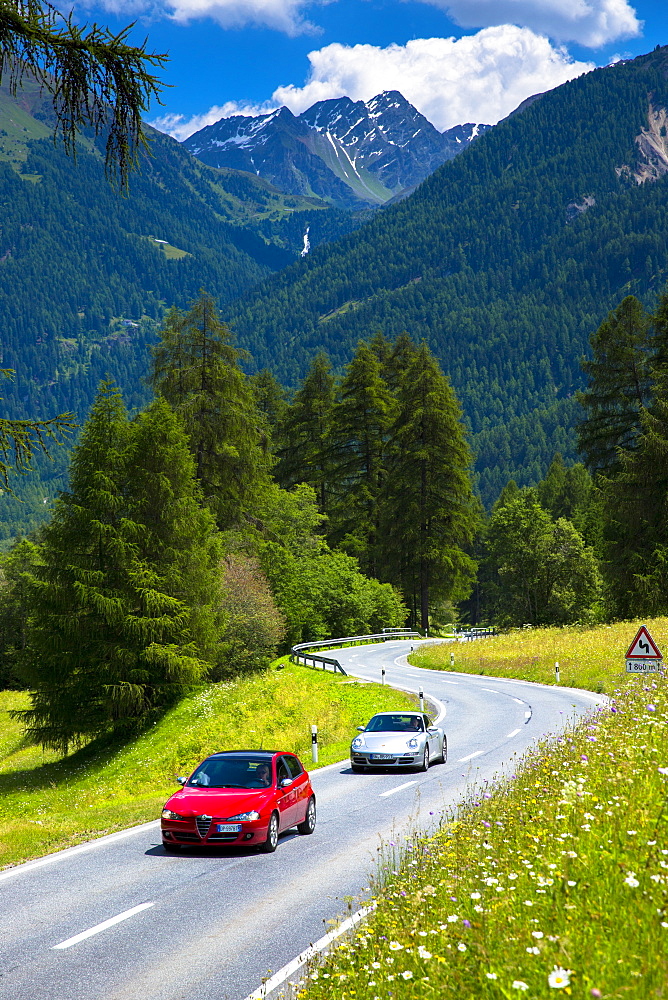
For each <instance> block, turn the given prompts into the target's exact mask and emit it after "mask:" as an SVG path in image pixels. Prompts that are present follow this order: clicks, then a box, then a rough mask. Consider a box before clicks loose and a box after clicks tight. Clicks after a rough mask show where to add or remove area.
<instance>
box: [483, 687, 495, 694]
mask: <svg viewBox="0 0 668 1000" xmlns="http://www.w3.org/2000/svg"><path fill="white" fill-rule="evenodd" d="M480 690H481V691H489V693H490V694H498V693H499V692H498V691H495V690H494V688H480Z"/></svg>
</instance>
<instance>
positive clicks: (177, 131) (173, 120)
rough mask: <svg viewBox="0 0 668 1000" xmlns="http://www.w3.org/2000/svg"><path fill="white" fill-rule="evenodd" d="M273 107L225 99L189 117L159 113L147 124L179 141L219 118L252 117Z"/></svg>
mask: <svg viewBox="0 0 668 1000" xmlns="http://www.w3.org/2000/svg"><path fill="white" fill-rule="evenodd" d="M275 109H276V105H275V104H270V103H267V104H262V105H257V104H243V103H239V102H238V101H226V102H225V104H222V105H219V104H214V105H213V107H211V108H209V110H208V111H205V112H203V114H201V115H193V116H192V117H191V118H186V117H185V115H179V114H166V115H159V116H158V117H157V118H154V119H153V120H152V121H150V122H149V125H152V126H153V128H157V129H158V130H159V131H160V132H166V133H167V135H171V136H173V137H174V138H175V139H178V140H179V142H183V140H184V139H187V138H188V136H189V135H192V134H193V132H199V130H200V129H201V128H204V127H205V126H206V125H214V124H215V123H216V122H217V121H220V119H221V118H231V117H232V115H245V116H248V117H254V116H255V115H266V114H268V113H269V112H270V111H275Z"/></svg>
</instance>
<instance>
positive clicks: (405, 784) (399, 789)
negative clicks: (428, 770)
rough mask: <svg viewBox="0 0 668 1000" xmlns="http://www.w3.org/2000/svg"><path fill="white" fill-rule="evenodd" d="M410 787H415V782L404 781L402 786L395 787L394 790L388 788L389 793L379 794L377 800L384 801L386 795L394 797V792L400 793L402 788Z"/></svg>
mask: <svg viewBox="0 0 668 1000" xmlns="http://www.w3.org/2000/svg"><path fill="white" fill-rule="evenodd" d="M411 785H417V781H406V782H404V784H403V785H397V787H396V788H390V790H389V792H381V793H380V796H379V798H381V799H384V798H386V797H387V796H388V795H394V793H395V792H402V791H403V790H404V788H410V787H411Z"/></svg>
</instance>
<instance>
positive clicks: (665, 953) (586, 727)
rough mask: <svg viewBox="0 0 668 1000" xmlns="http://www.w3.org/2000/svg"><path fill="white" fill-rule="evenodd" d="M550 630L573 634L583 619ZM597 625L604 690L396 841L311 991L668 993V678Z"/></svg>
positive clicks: (528, 995) (471, 999)
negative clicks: (601, 703)
mask: <svg viewBox="0 0 668 1000" xmlns="http://www.w3.org/2000/svg"><path fill="white" fill-rule="evenodd" d="M541 631H548V630H541ZM553 631H555V632H557V633H559V634H558V635H557V636H553V637H552V642H554V643H562V650H563V649H565V648H566V647H565V646H564V645H563V644H566V645H567V644H568V642H569V641H571V640H572V641H573V648H574V646H575V643H576V642H577V641H578V632H577V630H572V631H571V635H570V638H569V636H568V635H567V632H568V630H564V629H558V630H553ZM601 631H603V632H604V635H603V637H601V635H600V634H596V632H601ZM596 632H594V633H592V637H593V643H592V646H593V648H595V649H596V650H597V651H598V652H597V653H596V656H598V657H600V663H599V669H600V668H601V667H603V668H605V669H604V671H603V673H602V675H601V683H602V684H603V686H604V687H605V688H606V689H607V690H609V693H610V700H609V702H608V704H607V706H606V707H604V708H599V709H597V710H596V711H593V712H592V713H591V714H590V716H589V717H588V718H587V719H586V720H585V721H584V722H581V723H580V724H578V725H576V726H574V727H573V728H572V729H570V730H569V731H567V732H566V733H565V734H562V735H560V736H555V737H552V738H546V739H545V740H544V741H543V742H542V743H540V744H537V745H535V747H534V748H533V749H532V751H531V752H530V753H529V754H528V755H527V756H526V757H525V758H524V761H523V763H522V765H521V767H519V768H518V771H517V774H515V775H513V776H512V777H510V778H507V779H506V780H503V781H502V782H500V783H499V785H498V786H495V787H490V786H483V787H478V788H471V789H470V794H469V795H468V797H467V800H466V802H465V803H464V804H463V805H462V806H461V807H460V808H459V809H458V810H457V811H456V813H455V812H453V813H452V814H451V815H445V816H444V817H443V823H442V826H441V829H440V831H439V832H438V834H436V835H435V836H431V837H420V836H419V835H416V836H415V838H414V839H413V841H412V842H411V843H409V844H408V845H407V846H405V847H403V848H402V849H401V850H399V848H398V847H397V848H392V847H391V846H389V847H388V848H387V853H386V856H385V858H384V860H383V862H382V864H381V866H380V868H379V871H378V875H377V881H376V884H375V901H376V910H375V912H374V914H373V915H372V916H371V917H370V918H369V919H368V920H366V921H365V922H363V923H361V924H359V925H358V929H357V932H356V934H355V935H354V936H352V937H350V938H348V939H347V940H345V941H343V943H342V944H341V945H340V946H339V947H337V948H336V949H335V950H334V951H333V952H331V953H330V954H329V956H328V957H327V958H326V959H325V960H324V961H323V962H322V964H321V965H320V966H319V967H317V968H315V969H314V970H313V971H312V973H311V978H310V979H309V980H308V981H307V982H306V984H305V987H304V989H303V990H302V994H301V996H302V997H303V1000H321V998H322V1000H325V998H327V1000H331V998H332V997H336V998H337V1000H386V998H391V1000H402V998H412V997H416V998H417V997H424V998H427V1000H429V998H439V1000H442V998H447V997H452V998H453V1000H454V998H456V1000H486V998H494V1000H500V998H505V1000H514V998H525V1000H538V998H547V997H553V998H554V997H557V996H559V995H563V996H572V997H577V998H606V1000H611V998H619V1000H622V998H625V1000H650V998H654V997H668V809H667V808H666V796H667V794H668V734H667V729H666V727H667V726H668V685H667V682H666V680H665V678H664V677H663V676H662V675H660V674H655V675H651V676H649V677H644V678H638V677H629V678H627V677H626V676H625V675H624V673H623V672H622V670H623V654H624V651H625V650H624V649H622V654H621V655H622V663H621V666H620V663H619V662H615V660H614V655H615V648H614V646H613V647H612V648H611V646H610V645H608V657H607V660H606V658H605V656H604V655H603V646H604V642H605V637H606V634H605V630H596ZM622 632H623V634H624V635H627V634H628V641H630V640H631V639H632V638H633V634H634V633H633V626H629V625H628V623H627V624H626V626H625V628H624V629H623V630H620V635H621V634H622ZM656 632H657V634H658V635H660V632H659V630H658V629H657V630H656ZM653 634H654V633H653ZM608 638H609V636H608ZM527 639H528V636H527V634H526V633H524V632H523V633H520V634H519V640H520V643H522V644H523V643H525V642H527ZM628 641H627V642H626V645H628ZM502 643H504V644H505V645H503V646H502ZM511 643H512V637H499V646H500V647H502V648H503V650H504V654H503V658H505V659H506V660H512V659H513V656H512V649H511ZM527 645H528V643H527ZM473 646H474V644H473V643H472V644H470V646H469V649H470V650H471V653H470V655H471V656H474V655H483V652H482V643H481V649H480V651H479V652H478V654H475V652H474V651H473V650H472V647H473ZM422 655H425V654H422ZM485 655H488V656H489V661H488V665H489V664H491V662H492V657H491V655H489V654H485ZM562 655H563V652H562ZM523 656H525V650H524V649H521V648H520V649H519V650H516V652H515V660H518V659H520V658H522V657H523ZM585 668H586V671H588V670H589V666H588V665H585ZM448 669H449V666H448ZM461 669H464V668H463V667H462V668H461ZM468 669H469V671H470V672H475V670H474V669H472V666H469V668H468ZM613 670H614V679H615V680H616V682H617V686H616V687H613V686H612V677H613ZM498 671H499V673H501V672H502V668H501V667H500V666H499V667H498ZM508 673H511V671H510V670H509V671H508ZM587 676H590V675H589V674H588V673H587ZM535 679H538V678H535ZM574 679H575V678H574ZM583 686H584V685H583Z"/></svg>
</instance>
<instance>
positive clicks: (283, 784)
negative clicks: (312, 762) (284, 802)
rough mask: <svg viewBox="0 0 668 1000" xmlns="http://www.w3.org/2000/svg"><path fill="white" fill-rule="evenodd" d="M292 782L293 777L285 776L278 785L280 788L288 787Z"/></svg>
mask: <svg viewBox="0 0 668 1000" xmlns="http://www.w3.org/2000/svg"><path fill="white" fill-rule="evenodd" d="M291 784H292V778H283V779H282V780H281V781H280V782H279V784H278V787H279V788H287V787H288V785H291Z"/></svg>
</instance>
